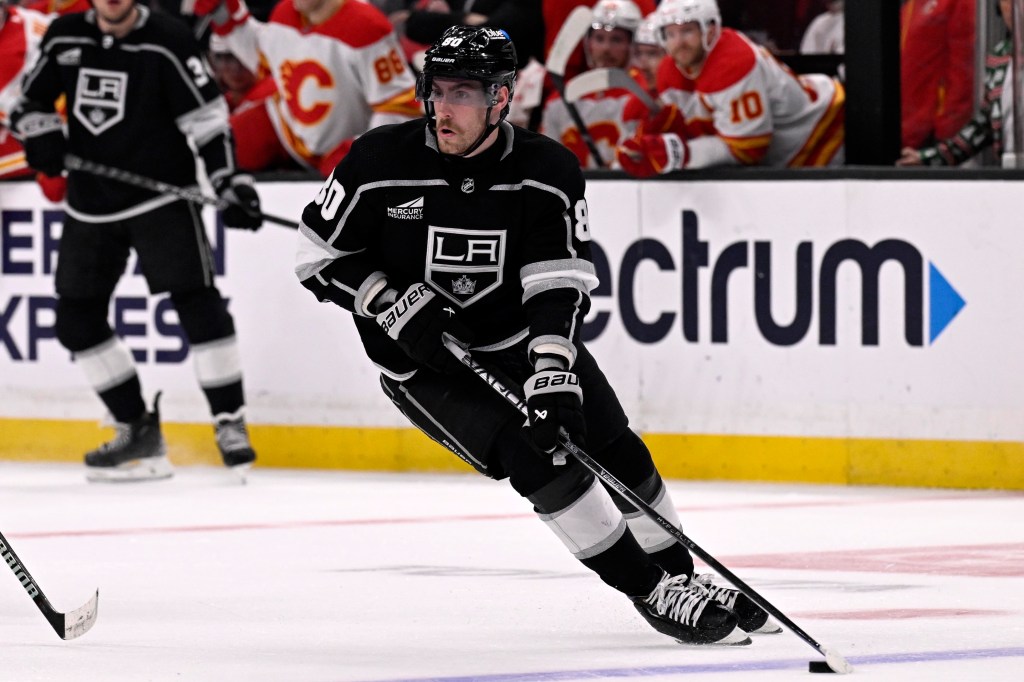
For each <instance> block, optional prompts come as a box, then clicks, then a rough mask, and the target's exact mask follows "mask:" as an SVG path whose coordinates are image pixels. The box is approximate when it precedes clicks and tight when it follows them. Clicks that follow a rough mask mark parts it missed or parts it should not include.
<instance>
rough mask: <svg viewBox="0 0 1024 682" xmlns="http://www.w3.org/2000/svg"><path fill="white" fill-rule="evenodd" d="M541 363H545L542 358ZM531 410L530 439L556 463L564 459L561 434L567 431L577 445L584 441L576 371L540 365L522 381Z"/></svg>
mask: <svg viewBox="0 0 1024 682" xmlns="http://www.w3.org/2000/svg"><path fill="white" fill-rule="evenodd" d="M537 364H538V366H543V364H542V363H541V362H538V363H537ZM523 393H524V395H525V396H526V407H527V410H528V412H529V415H528V416H529V424H528V427H529V436H530V441H531V442H532V443H533V445H534V447H536V448H537V449H538V450H540V451H541V452H545V453H548V454H550V455H551V456H552V458H553V461H554V463H555V464H562V463H564V462H565V454H564V452H563V451H561V450H560V448H559V445H558V434H559V431H560V430H564V431H565V434H566V435H567V436H568V437H569V440H571V441H572V442H573V443H575V444H576V445H581V446H582V445H583V440H584V438H585V436H586V434H587V426H586V422H585V421H584V418H583V391H582V389H580V380H579V377H578V376H576V374H574V373H573V372H569V371H567V370H563V369H557V368H549V369H538V371H537V372H535V373H534V374H533V376H531V377H530V378H529V379H527V380H526V383H525V384H524V385H523Z"/></svg>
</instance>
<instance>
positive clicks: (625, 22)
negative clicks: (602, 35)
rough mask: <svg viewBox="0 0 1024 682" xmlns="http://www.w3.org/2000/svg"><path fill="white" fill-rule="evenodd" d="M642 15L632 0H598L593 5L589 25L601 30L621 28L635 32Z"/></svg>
mask: <svg viewBox="0 0 1024 682" xmlns="http://www.w3.org/2000/svg"><path fill="white" fill-rule="evenodd" d="M641 19H643V15H642V14H640V8H639V7H637V6H636V3H634V2H632V0H600V1H599V2H598V3H597V4H596V5H594V10H593V19H592V20H591V24H590V27H591V28H594V29H598V30H603V31H611V30H614V29H616V28H621V29H623V30H625V31H629V32H630V33H636V29H637V27H639V26H640V21H641Z"/></svg>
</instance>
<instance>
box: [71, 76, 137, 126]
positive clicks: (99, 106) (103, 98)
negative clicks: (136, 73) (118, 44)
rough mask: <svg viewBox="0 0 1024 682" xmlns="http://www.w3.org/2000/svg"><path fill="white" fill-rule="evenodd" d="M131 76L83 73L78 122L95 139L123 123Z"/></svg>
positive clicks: (77, 95) (78, 89) (77, 104)
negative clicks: (126, 93)
mask: <svg viewBox="0 0 1024 682" xmlns="http://www.w3.org/2000/svg"><path fill="white" fill-rule="evenodd" d="M127 87H128V74H126V73H120V72H118V71H103V70H101V69H82V70H81V71H79V72H78V86H77V87H76V88H75V108H74V114H75V118H77V119H78V120H79V122H80V123H81V124H82V125H84V126H85V127H86V129H87V130H88V131H89V132H90V133H92V134H93V135H99V134H100V133H102V132H104V131H106V130H110V128H112V127H114V126H115V125H117V124H118V123H120V122H121V121H122V120H124V103H125V91H126V89H127Z"/></svg>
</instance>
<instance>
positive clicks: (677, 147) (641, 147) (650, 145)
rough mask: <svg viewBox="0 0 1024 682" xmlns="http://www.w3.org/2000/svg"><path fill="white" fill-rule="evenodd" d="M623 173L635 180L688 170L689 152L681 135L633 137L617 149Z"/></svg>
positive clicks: (616, 153) (616, 154)
mask: <svg viewBox="0 0 1024 682" xmlns="http://www.w3.org/2000/svg"><path fill="white" fill-rule="evenodd" d="M615 158H616V159H617V160H618V162H619V165H620V166H622V170H624V171H626V172H627V173H629V174H630V175H632V176H633V177H636V178H649V177H652V176H654V175H659V174H661V173H671V172H672V171H677V170H681V169H683V168H685V167H686V163H687V161H689V160H690V148H689V146H687V144H686V140H684V139H683V138H682V137H680V136H679V135H676V134H675V133H662V134H660V135H641V136H638V137H631V138H629V139H628V140H626V141H625V142H623V143H622V144H620V145H619V146H618V147H617V148H616V149H615Z"/></svg>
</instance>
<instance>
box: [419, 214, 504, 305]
mask: <svg viewBox="0 0 1024 682" xmlns="http://www.w3.org/2000/svg"><path fill="white" fill-rule="evenodd" d="M504 264H505V231H504V230H462V229H457V228H454V227H436V226H433V225H431V226H430V229H429V231H428V233H427V262H426V273H425V275H424V278H425V279H426V280H427V281H428V282H430V283H431V284H433V285H434V287H435V288H436V289H437V290H438V291H440V292H441V293H442V294H444V296H445V297H447V298H448V299H450V300H452V301H453V302H455V303H457V304H458V305H459V306H460V307H462V308H465V307H466V306H469V305H471V304H472V303H474V302H476V301H478V300H480V299H481V298H483V297H484V296H486V295H487V294H488V293H490V292H491V291H494V290H495V289H497V288H498V287H499V286H501V283H502V270H503V266H504Z"/></svg>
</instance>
